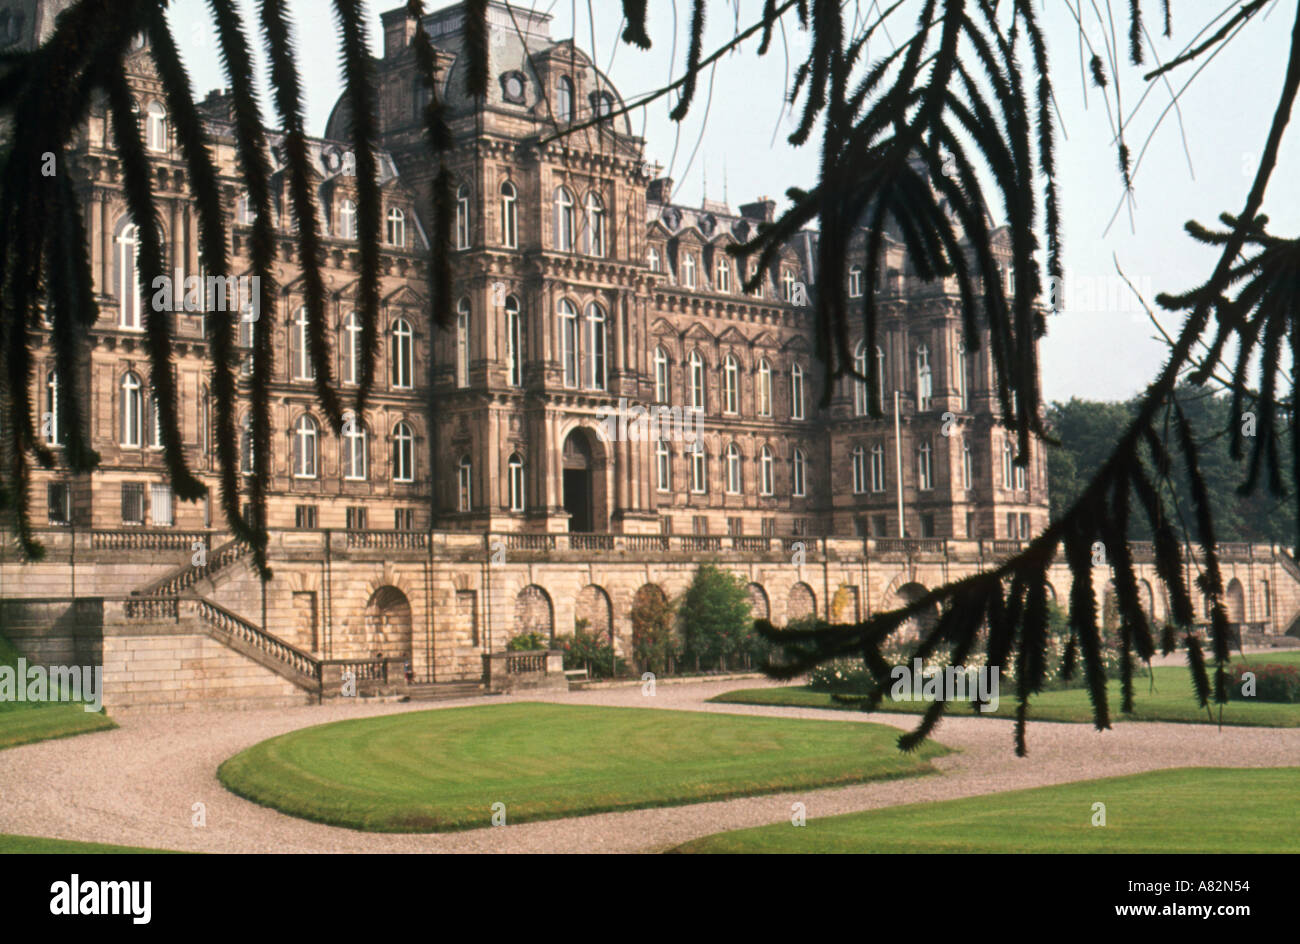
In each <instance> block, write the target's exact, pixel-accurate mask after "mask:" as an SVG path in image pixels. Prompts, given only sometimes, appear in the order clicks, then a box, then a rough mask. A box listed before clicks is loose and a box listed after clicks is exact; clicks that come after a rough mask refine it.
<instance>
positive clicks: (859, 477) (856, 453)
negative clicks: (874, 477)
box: [853, 446, 867, 495]
mask: <svg viewBox="0 0 1300 944" xmlns="http://www.w3.org/2000/svg"><path fill="white" fill-rule="evenodd" d="M866 490H867V454H866V451H865V450H863V448H862V447H861V446H854V447H853V494H855V495H861V494H862V493H863V492H865V491H866Z"/></svg>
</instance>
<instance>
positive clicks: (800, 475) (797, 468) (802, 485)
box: [791, 449, 808, 498]
mask: <svg viewBox="0 0 1300 944" xmlns="http://www.w3.org/2000/svg"><path fill="white" fill-rule="evenodd" d="M807 464H808V463H807V461H806V460H805V459H804V455H803V451H802V450H800V449H796V450H795V451H794V463H793V464H792V467H791V473H792V475H791V477H792V478H793V480H794V489H793V491H794V497H795V498H803V497H804V496H805V495H807V494H808V491H807V488H808V485H807V478H806V477H807V474H808V473H807Z"/></svg>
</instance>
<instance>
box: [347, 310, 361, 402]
mask: <svg viewBox="0 0 1300 944" xmlns="http://www.w3.org/2000/svg"><path fill="white" fill-rule="evenodd" d="M360 381H361V316H360V315H359V314H357V313H356V312H355V311H353V312H349V313H348V316H347V317H346V318H344V319H343V382H344V383H346V384H355V383H360Z"/></svg>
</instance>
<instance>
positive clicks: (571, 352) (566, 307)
mask: <svg viewBox="0 0 1300 944" xmlns="http://www.w3.org/2000/svg"><path fill="white" fill-rule="evenodd" d="M559 314H560V364H561V366H562V368H563V370H564V385H565V386H566V387H576V386H578V310H577V309H576V308H574V307H573V303H572V302H570V301H569V300H568V299H567V298H561V299H560V304H559Z"/></svg>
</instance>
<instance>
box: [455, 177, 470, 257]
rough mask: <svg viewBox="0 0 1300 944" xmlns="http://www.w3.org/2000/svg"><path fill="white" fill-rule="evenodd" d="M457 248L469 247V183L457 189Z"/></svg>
mask: <svg viewBox="0 0 1300 944" xmlns="http://www.w3.org/2000/svg"><path fill="white" fill-rule="evenodd" d="M456 248H457V249H468V248H469V184H461V185H460V187H458V188H457V189H456Z"/></svg>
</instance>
